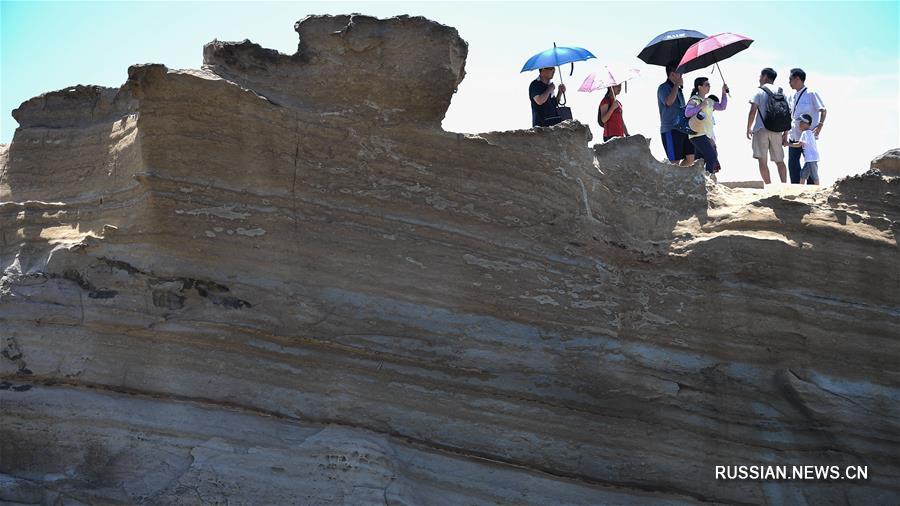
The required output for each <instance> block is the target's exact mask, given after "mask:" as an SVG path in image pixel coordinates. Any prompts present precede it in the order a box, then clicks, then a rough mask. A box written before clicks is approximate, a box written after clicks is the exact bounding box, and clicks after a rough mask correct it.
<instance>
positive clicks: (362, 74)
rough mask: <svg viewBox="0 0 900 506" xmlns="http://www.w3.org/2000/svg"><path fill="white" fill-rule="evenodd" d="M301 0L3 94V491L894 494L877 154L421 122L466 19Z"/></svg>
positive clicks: (777, 500)
mask: <svg viewBox="0 0 900 506" xmlns="http://www.w3.org/2000/svg"><path fill="white" fill-rule="evenodd" d="M296 29H297V32H298V34H299V35H300V44H299V47H298V52H297V53H295V54H294V55H284V54H280V53H278V52H275V51H272V50H268V49H264V48H261V47H259V46H258V45H255V44H253V43H251V42H249V41H244V42H242V43H228V42H219V41H214V42H212V43H210V44H208V45H207V46H206V47H205V48H204V63H205V64H204V66H203V68H202V69H201V70H171V69H167V68H166V67H165V66H163V65H155V64H154V65H136V66H133V67H131V68H130V69H129V71H128V80H127V82H126V83H125V84H124V85H123V86H122V87H121V88H119V89H108V88H100V87H86V86H78V87H75V88H70V89H66V90H61V91H57V92H52V93H48V94H45V95H43V96H41V97H38V98H35V99H32V100H29V101H28V102H25V103H24V104H22V106H21V107H20V108H18V109H17V110H16V111H15V113H14V115H15V117H16V119H17V120H18V121H19V124H20V125H21V126H20V128H19V129H18V130H17V131H16V134H15V137H14V140H13V142H12V144H10V145H8V146H3V147H2V148H0V268H2V270H3V277H2V281H0V346H2V352H0V355H2V358H0V381H2V383H0V402H2V406H3V409H2V414H0V416H2V423H0V501H11V502H19V503H42V502H43V503H54V502H55V501H68V502H66V503H67V504H77V503H78V502H81V503H86V504H88V503H111V502H121V503H137V502H142V501H143V502H147V503H152V504H200V503H216V502H219V503H224V502H226V501H228V502H237V503H243V504H251V503H272V504H275V503H278V504H287V503H303V504H363V503H385V504H432V503H439V502H440V503H455V504H473V503H477V504H482V503H484V504H492V503H516V504H520V503H526V504H600V503H616V504H631V503H635V504H637V503H653V504H681V503H696V502H707V501H711V502H725V503H735V504H757V503H768V504H816V505H820V504H848V503H849V504H888V503H896V502H898V500H900V485H898V483H900V457H898V455H900V408H898V402H897V401H898V399H900V389H898V388H900V374H898V372H900V369H898V367H900V366H898V364H900V360H898V359H900V342H898V339H897V336H898V335H900V304H898V288H900V261H898V259H900V257H898V245H897V236H898V232H900V221H898V217H900V178H897V177H893V176H890V175H886V174H883V173H881V172H878V171H874V170H873V171H870V172H868V173H866V174H861V175H858V176H853V177H850V178H846V179H844V180H841V181H839V182H838V183H836V184H835V185H834V186H833V187H831V188H824V189H812V190H808V189H802V190H789V189H786V190H779V191H765V190H748V189H732V188H726V187H724V186H721V185H717V184H716V183H715V182H714V181H712V180H710V179H708V178H707V177H706V176H704V174H703V171H702V169H701V168H700V167H692V168H680V167H673V166H671V165H667V164H663V163H660V162H658V161H656V160H654V159H653V158H652V156H651V155H650V152H649V149H648V144H647V143H648V141H647V139H645V138H643V137H641V136H633V137H630V138H627V139H620V140H616V141H613V142H609V143H605V144H603V145H597V146H595V147H594V148H593V149H588V148H586V147H585V143H586V142H587V141H588V140H589V137H590V133H589V130H588V129H587V127H585V126H584V125H580V124H578V123H577V122H576V123H571V122H567V123H564V124H562V125H558V126H555V127H551V128H536V129H532V130H524V131H513V132H492V133H485V134H481V135H461V134H455V133H450V132H445V131H443V130H441V128H440V121H441V119H442V117H443V114H444V112H445V111H446V108H447V106H448V105H449V103H450V99H451V97H452V95H453V92H454V90H455V88H456V86H457V85H458V84H459V82H460V81H461V79H462V78H463V75H464V62H465V57H466V53H467V46H466V44H465V42H463V41H462V40H461V39H460V38H459V36H458V35H457V33H456V31H455V30H453V29H451V28H448V27H445V26H441V25H438V24H436V23H433V22H430V21H427V20H425V19H422V18H405V17H404V18H395V19H390V20H377V19H374V18H369V17H365V16H358V15H354V16H337V17H330V16H322V17H309V18H306V19H304V20H302V21H300V22H298V24H297V26H296ZM738 464H772V465H795V464H796V465H839V466H848V465H863V466H868V469H869V479H868V480H862V481H838V482H829V481H727V480H716V479H715V474H714V472H715V466H717V465H738Z"/></svg>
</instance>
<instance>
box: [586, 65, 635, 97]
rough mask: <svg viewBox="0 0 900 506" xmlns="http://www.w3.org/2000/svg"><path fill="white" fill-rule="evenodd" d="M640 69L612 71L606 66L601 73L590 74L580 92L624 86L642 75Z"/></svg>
mask: <svg viewBox="0 0 900 506" xmlns="http://www.w3.org/2000/svg"><path fill="white" fill-rule="evenodd" d="M640 73H641V71H640V70H638V69H625V70H610V68H609V67H608V66H604V67H603V70H601V71H600V72H594V73H593V74H589V75H588V76H587V77H586V78H585V80H584V82H583V83H581V87H580V88H578V91H585V92H588V93H590V92H592V91H597V90H602V89H604V88H609V87H610V86H615V85H617V84H622V83H624V82H625V81H627V80H629V79H634V78H635V77H638V76H639V75H640Z"/></svg>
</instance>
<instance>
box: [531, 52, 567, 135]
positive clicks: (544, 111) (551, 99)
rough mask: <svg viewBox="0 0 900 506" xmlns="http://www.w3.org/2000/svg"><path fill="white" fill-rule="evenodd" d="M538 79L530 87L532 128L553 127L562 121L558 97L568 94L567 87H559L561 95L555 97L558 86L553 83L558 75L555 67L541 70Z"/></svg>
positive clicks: (562, 85) (563, 85)
mask: <svg viewBox="0 0 900 506" xmlns="http://www.w3.org/2000/svg"><path fill="white" fill-rule="evenodd" d="M538 72H539V74H538V78H537V79H535V80H534V81H531V85H529V86H528V97H529V98H530V99H531V126H533V127H536V126H551V125H555V124H557V123H559V122H561V121H562V118H560V117H559V112H557V106H558V101H557V97H558V96H559V95H562V94H563V93H565V92H566V85H565V84H560V85H559V94H558V95H555V94H554V93H555V92H556V85H555V84H553V83H552V82H551V81H552V80H553V75H554V74H556V68H555V67H544V68H542V69H540V70H539V71H538Z"/></svg>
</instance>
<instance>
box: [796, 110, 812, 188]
mask: <svg viewBox="0 0 900 506" xmlns="http://www.w3.org/2000/svg"><path fill="white" fill-rule="evenodd" d="M811 124H812V116H810V115H809V114H801V115H800V122H799V125H798V126H799V128H800V140H799V141H797V142H795V143H793V144H790V146H791V147H792V148H801V149H803V161H804V164H803V170H801V171H800V184H806V181H807V180H809V182H810V183H812V184H819V148H818V147H817V146H816V136H815V132H813V131H812V130H811V129H810V128H809V126H810V125H811Z"/></svg>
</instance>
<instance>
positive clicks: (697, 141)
mask: <svg viewBox="0 0 900 506" xmlns="http://www.w3.org/2000/svg"><path fill="white" fill-rule="evenodd" d="M691 142H692V143H693V144H694V149H696V150H697V158H703V160H705V161H706V172H709V173H710V174H712V173H713V172H714V171H715V169H716V164H717V163H718V162H719V152H718V150H716V147H715V146H713V144H712V141H711V140H710V139H709V137H707V136H705V135H701V136H699V137H693V138H692V139H691Z"/></svg>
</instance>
